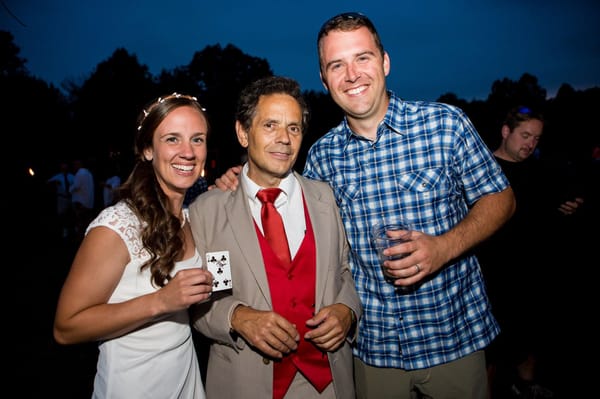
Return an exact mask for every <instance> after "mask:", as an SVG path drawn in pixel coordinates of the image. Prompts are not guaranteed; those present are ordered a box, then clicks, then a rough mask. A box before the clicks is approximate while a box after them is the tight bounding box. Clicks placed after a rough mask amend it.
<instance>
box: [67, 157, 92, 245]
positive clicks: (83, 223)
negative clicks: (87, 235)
mask: <svg viewBox="0 0 600 399" xmlns="http://www.w3.org/2000/svg"><path fill="white" fill-rule="evenodd" d="M73 170H74V171H75V175H74V178H73V184H72V185H71V187H70V188H69V190H70V192H71V200H72V201H73V214H74V218H75V222H74V223H75V236H76V238H77V239H78V240H81V239H82V238H83V234H84V232H85V228H86V227H87V226H88V224H89V223H90V221H91V220H92V218H93V217H94V197H95V195H96V192H95V187H94V175H93V174H92V172H91V171H90V170H89V169H88V168H87V167H86V165H85V162H84V161H83V160H82V159H75V160H74V161H73Z"/></svg>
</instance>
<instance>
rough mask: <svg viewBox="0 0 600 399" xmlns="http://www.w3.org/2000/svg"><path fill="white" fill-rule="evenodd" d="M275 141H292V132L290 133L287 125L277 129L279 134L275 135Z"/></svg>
mask: <svg viewBox="0 0 600 399" xmlns="http://www.w3.org/2000/svg"><path fill="white" fill-rule="evenodd" d="M275 141H277V142H278V143H284V144H288V143H289V142H290V134H289V133H288V131H287V129H286V128H285V127H281V128H279V129H277V136H276V137H275Z"/></svg>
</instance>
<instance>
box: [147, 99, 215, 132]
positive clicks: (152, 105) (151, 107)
mask: <svg viewBox="0 0 600 399" xmlns="http://www.w3.org/2000/svg"><path fill="white" fill-rule="evenodd" d="M171 98H187V99H188V100H192V101H195V102H198V99H197V98H196V97H194V96H188V95H186V94H179V93H177V92H174V93H173V94H170V95H168V96H165V97H158V99H157V100H156V101H155V102H153V103H152V104H150V106H149V107H148V109H145V108H144V109H143V110H142V111H144V118H143V119H142V120H141V121H140V124H139V126H138V128H137V130H141V129H142V125H143V124H144V121H145V120H146V117H147V116H148V115H150V111H152V109H153V108H154V107H156V106H157V105H158V104H162V103H164V102H165V101H166V100H170V99H171ZM198 105H200V104H199V103H198ZM200 109H202V111H204V112H206V108H204V107H203V106H201V105H200Z"/></svg>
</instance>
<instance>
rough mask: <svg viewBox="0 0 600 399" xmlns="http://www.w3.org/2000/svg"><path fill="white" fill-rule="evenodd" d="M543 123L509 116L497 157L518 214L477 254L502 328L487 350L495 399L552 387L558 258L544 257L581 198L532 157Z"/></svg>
mask: <svg viewBox="0 0 600 399" xmlns="http://www.w3.org/2000/svg"><path fill="white" fill-rule="evenodd" d="M544 124H545V122H544V117H543V115H542V113H541V112H539V111H537V110H534V109H533V108H531V107H525V106H518V107H514V108H512V109H511V110H510V111H509V112H508V113H507V115H506V117H505V119H504V121H503V123H502V126H501V128H500V134H501V137H502V140H501V143H500V145H499V146H498V148H496V150H495V151H494V156H495V157H496V160H497V161H498V163H499V164H500V166H501V167H502V170H503V171H504V173H505V174H506V176H507V177H508V180H509V181H510V184H511V187H512V189H513V191H514V193H515V197H516V200H517V210H516V212H515V214H514V215H513V217H512V218H511V219H510V220H509V221H508V222H507V223H506V224H505V225H504V226H502V228H501V229H499V230H498V231H497V232H496V233H495V234H494V235H493V236H492V237H490V238H489V239H488V240H486V241H485V242H483V243H482V244H481V245H480V246H479V248H477V256H478V258H479V259H480V262H481V265H482V270H483V273H484V277H485V280H486V284H487V287H488V292H489V295H490V300H491V303H492V310H493V312H494V315H495V316H496V317H497V319H498V321H499V323H500V327H501V330H502V332H501V333H500V335H499V337H498V338H497V339H496V341H494V343H493V344H492V345H491V346H490V347H489V348H488V351H487V360H488V369H489V372H490V379H491V381H492V391H493V396H494V397H498V398H530V399H534V398H552V397H554V394H553V392H552V391H551V390H550V389H548V387H547V386H544V385H547V384H549V383H550V384H552V381H551V380H550V378H549V375H547V374H545V373H544V372H545V370H544V366H546V364H547V362H548V360H549V359H548V357H547V356H553V355H552V353H553V352H555V351H553V350H552V347H553V346H554V345H555V342H556V341H553V340H552V339H550V340H548V337H554V334H552V333H551V331H553V330H555V328H554V327H553V324H554V322H553V316H552V315H551V314H547V313H546V311H545V310H544V309H547V308H549V306H548V305H549V303H551V302H552V297H553V296H555V295H556V293H555V292H554V288H553V287H554V286H555V285H556V283H558V282H557V281H554V282H553V281H552V280H553V279H552V277H551V275H552V274H553V273H548V268H549V267H550V266H551V265H552V264H553V258H554V260H555V259H556V254H555V253H552V252H550V251H549V247H550V248H552V247H554V246H553V245H549V244H550V243H551V242H552V241H553V239H552V236H553V235H556V228H557V227H558V226H561V225H563V226H564V225H565V223H567V222H568V220H567V219H572V218H573V217H574V216H572V215H574V213H575V212H576V211H577V209H578V208H579V207H580V206H581V205H582V204H583V203H584V200H583V197H582V196H577V195H576V194H575V193H565V192H564V191H561V188H562V186H561V185H560V184H557V181H556V176H555V175H554V174H552V173H550V170H548V169H547V168H545V167H544V165H543V163H542V161H539V160H537V159H534V157H533V156H532V155H533V154H534V152H535V150H536V148H537V147H538V144H539V142H540V139H541V137H542V134H543V129H544ZM557 187H559V188H557ZM561 198H562V199H561ZM565 198H567V199H566V200H565ZM561 201H564V202H561ZM560 241H561V242H560V244H559V245H565V244H567V243H568V241H569V240H568V238H565V239H561V240H560ZM567 247H570V246H569V245H567ZM568 252H570V251H568ZM548 255H549V256H548ZM551 312H552V313H553V312H554V310H552V311H551ZM555 338H556V337H555ZM552 341H553V342H552ZM544 354H546V355H545V356H544Z"/></svg>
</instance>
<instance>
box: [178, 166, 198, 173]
mask: <svg viewBox="0 0 600 399" xmlns="http://www.w3.org/2000/svg"><path fill="white" fill-rule="evenodd" d="M173 167H174V168H175V169H179V170H183V171H185V172H189V171H191V170H192V169H194V166H193V165H173Z"/></svg>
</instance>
